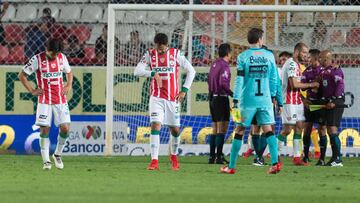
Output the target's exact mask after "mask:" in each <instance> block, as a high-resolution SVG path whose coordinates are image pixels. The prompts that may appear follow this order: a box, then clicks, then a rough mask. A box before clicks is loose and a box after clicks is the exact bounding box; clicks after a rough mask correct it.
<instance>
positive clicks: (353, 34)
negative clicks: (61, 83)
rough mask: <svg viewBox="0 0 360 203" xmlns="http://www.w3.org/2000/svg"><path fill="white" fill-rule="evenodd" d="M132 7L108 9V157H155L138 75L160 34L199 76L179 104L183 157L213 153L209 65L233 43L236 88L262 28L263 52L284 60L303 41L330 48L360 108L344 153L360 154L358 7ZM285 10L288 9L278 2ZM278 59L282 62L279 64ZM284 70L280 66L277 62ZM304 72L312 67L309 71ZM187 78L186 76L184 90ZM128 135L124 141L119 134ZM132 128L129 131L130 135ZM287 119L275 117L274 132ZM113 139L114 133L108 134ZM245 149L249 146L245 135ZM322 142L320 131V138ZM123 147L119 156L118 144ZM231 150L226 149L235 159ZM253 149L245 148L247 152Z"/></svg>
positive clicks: (350, 113) (353, 113)
mask: <svg viewBox="0 0 360 203" xmlns="http://www.w3.org/2000/svg"><path fill="white" fill-rule="evenodd" d="M237 3H239V1H231V2H229V3H228V4H235V5H216V6H215V5H176V6H174V5H154V4H153V5H151V4H149V5H143V4H140V5H130V4H128V5H126V4H112V5H109V7H108V15H109V18H108V51H107V81H106V82H107V89H106V91H107V92H106V93H107V102H106V104H107V106H106V131H107V134H106V148H107V150H106V154H107V155H111V154H112V155H115V154H124V155H144V154H149V146H148V143H149V136H150V124H149V113H148V109H149V87H150V81H151V79H150V78H139V77H137V76H134V74H133V72H134V69H135V67H136V65H137V63H138V62H139V61H140V60H141V58H142V56H143V54H144V52H145V51H146V49H148V48H152V47H153V46H154V44H153V38H154V36H155V34H156V33H159V32H162V33H165V34H166V35H167V36H168V38H169V46H170V47H174V48H178V49H181V50H182V51H183V52H184V53H185V55H186V56H187V58H188V60H189V61H190V62H191V63H192V64H193V66H194V67H195V69H196V72H197V73H196V77H195V79H194V82H193V85H192V87H191V91H189V92H188V95H187V98H186V100H185V101H184V102H183V103H182V104H181V144H182V145H181V147H180V151H179V154H180V155H204V154H206V153H208V147H207V145H206V143H207V135H209V134H211V133H212V130H211V118H210V116H209V115H210V113H209V107H208V106H209V104H208V90H207V75H208V71H209V67H210V64H211V63H212V61H214V59H216V58H217V54H216V53H217V47H218V46H219V45H220V44H221V43H223V42H227V43H230V44H231V47H232V50H233V59H232V61H231V69H232V83H231V84H232V85H231V86H232V87H233V81H234V79H235V75H236V74H235V72H236V64H235V61H236V60H235V59H236V56H237V55H238V54H239V53H241V52H242V51H243V50H245V49H247V48H248V43H247V38H246V35H247V31H248V30H249V29H250V28H252V27H258V28H261V29H263V30H264V31H265V45H266V46H267V47H268V48H269V49H270V50H272V51H273V52H274V54H275V56H279V54H280V53H281V52H284V51H287V52H290V53H292V51H293V47H294V45H295V44H296V43H298V42H304V43H306V44H307V45H308V46H309V48H310V49H320V50H325V49H330V50H331V51H332V53H333V54H334V62H335V63H337V64H339V65H341V67H342V69H343V71H344V74H345V84H346V85H345V88H346V92H351V93H352V94H353V95H355V104H354V106H353V107H352V108H351V109H346V110H345V113H344V116H343V120H342V123H341V126H340V130H339V132H341V133H340V138H341V142H342V145H343V149H344V150H343V152H344V153H345V154H346V155H347V156H353V155H354V154H355V155H357V156H358V153H359V152H360V151H358V150H357V147H360V138H359V121H360V120H359V119H360V117H359V115H360V108H359V106H358V105H357V103H356V102H357V99H358V98H359V95H360V90H359V88H357V86H358V85H357V82H356V81H357V80H356V78H358V77H359V76H360V71H359V65H360V61H359V60H358V58H359V52H358V50H359V48H360V28H359V21H358V19H359V16H358V12H359V11H360V7H357V6H288V5H280V6H274V5H267V6H261V5H257V6H250V5H236V4H237ZM280 4H286V2H280ZM277 59H279V58H278V57H277ZM278 63H279V66H280V60H278ZM305 65H306V64H305ZM184 78H185V72H181V77H180V81H179V83H182V81H183V80H184ZM121 129H122V131H123V132H126V135H125V136H118V134H117V133H116V132H117V131H119V130H120V131H121ZM125 129H126V130H125ZM233 129H234V125H233V122H230V126H229V130H228V132H227V134H226V143H231V141H232V137H233ZM280 129H281V119H280V117H279V116H278V115H277V116H276V133H278V132H279V130H280ZM110 132H111V133H110ZM169 134H170V133H169V130H168V129H167V128H166V127H163V128H162V130H161V132H160V142H161V144H163V145H162V146H161V149H160V154H162V155H166V154H167V153H168V151H167V150H168V148H167V145H166V144H167V143H168V141H169ZM245 135H246V136H245V139H244V142H245V143H248V139H247V137H248V136H247V135H248V132H247V133H246V134H245ZM314 135H315V137H316V132H314ZM115 143H117V144H119V143H120V145H121V150H115V148H116V147H114V144H115ZM287 146H288V147H289V148H288V149H289V150H288V151H286V154H290V155H291V154H292V147H291V146H292V136H291V135H290V136H288V140H287ZM229 148H230V145H226V146H225V148H224V151H225V153H226V154H227V153H228V152H229ZM246 149H247V147H246V145H245V147H243V148H242V151H244V150H246Z"/></svg>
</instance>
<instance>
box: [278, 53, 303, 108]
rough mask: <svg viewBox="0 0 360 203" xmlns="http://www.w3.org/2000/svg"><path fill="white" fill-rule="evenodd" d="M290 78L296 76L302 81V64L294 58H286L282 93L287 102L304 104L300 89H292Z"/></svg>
mask: <svg viewBox="0 0 360 203" xmlns="http://www.w3.org/2000/svg"><path fill="white" fill-rule="evenodd" d="M290 78H296V80H298V81H299V82H301V69H300V64H298V63H296V62H295V61H294V59H293V58H289V59H288V60H286V62H285V64H284V65H283V67H282V79H283V82H282V95H283V101H284V103H285V104H302V100H301V94H300V89H291V86H290V80H289V79H290Z"/></svg>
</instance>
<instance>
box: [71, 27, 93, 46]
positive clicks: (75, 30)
mask: <svg viewBox="0 0 360 203" xmlns="http://www.w3.org/2000/svg"><path fill="white" fill-rule="evenodd" d="M68 33H69V34H68V36H71V35H75V36H77V38H78V40H79V43H80V44H83V43H85V42H86V41H87V40H88V39H89V38H90V33H91V31H90V28H89V26H87V25H73V26H71V27H70V28H69V29H68Z"/></svg>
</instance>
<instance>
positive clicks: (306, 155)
mask: <svg viewBox="0 0 360 203" xmlns="http://www.w3.org/2000/svg"><path fill="white" fill-rule="evenodd" d="M310 142H311V137H310V135H309V134H304V136H303V144H304V158H306V159H309V149H310Z"/></svg>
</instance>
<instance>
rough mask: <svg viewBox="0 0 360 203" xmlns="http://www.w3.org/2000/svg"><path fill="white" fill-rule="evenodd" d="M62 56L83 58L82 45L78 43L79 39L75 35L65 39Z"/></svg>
mask: <svg viewBox="0 0 360 203" xmlns="http://www.w3.org/2000/svg"><path fill="white" fill-rule="evenodd" d="M64 54H65V55H66V56H67V57H68V58H83V57H84V56H85V51H84V45H83V44H80V43H79V39H78V38H77V37H76V36H75V35H71V36H70V37H69V38H68V39H67V43H66V44H65V47H64Z"/></svg>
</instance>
